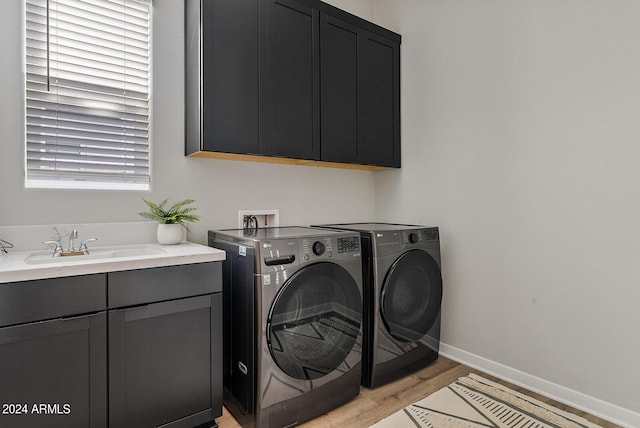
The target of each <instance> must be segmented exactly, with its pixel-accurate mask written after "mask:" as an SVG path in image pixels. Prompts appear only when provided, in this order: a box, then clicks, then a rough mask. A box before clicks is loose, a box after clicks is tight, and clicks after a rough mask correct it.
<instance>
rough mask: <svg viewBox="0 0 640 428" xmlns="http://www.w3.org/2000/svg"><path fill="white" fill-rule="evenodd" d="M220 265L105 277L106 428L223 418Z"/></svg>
mask: <svg viewBox="0 0 640 428" xmlns="http://www.w3.org/2000/svg"><path fill="white" fill-rule="evenodd" d="M221 272H222V271H221V266H220V263H213V262H212V263H200V264H193V265H184V266H170V267H163V268H152V269H141V270H134V271H124V272H113V273H109V274H108V275H109V293H108V306H109V312H108V324H109V338H108V344H109V425H110V426H111V427H114V428H115V427H118V428H120V427H131V428H134V427H135V428H138V427H156V426H163V427H167V428H168V427H194V426H198V425H201V424H207V423H213V422H214V419H215V418H217V417H219V416H221V415H222V328H221V326H222V277H221V275H222V273H221Z"/></svg>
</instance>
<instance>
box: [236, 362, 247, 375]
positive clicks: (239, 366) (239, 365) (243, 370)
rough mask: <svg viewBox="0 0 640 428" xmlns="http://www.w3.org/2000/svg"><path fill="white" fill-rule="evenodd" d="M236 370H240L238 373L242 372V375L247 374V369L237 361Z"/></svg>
mask: <svg viewBox="0 0 640 428" xmlns="http://www.w3.org/2000/svg"><path fill="white" fill-rule="evenodd" d="M238 369H240V371H241V372H242V374H245V375H246V374H247V373H249V369H248V368H247V366H245V365H244V364H243V363H242V361H238Z"/></svg>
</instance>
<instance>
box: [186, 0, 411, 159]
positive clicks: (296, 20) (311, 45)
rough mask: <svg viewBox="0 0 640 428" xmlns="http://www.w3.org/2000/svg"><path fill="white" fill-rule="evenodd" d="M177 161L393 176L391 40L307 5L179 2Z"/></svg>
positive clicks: (396, 120)
mask: <svg viewBox="0 0 640 428" xmlns="http://www.w3.org/2000/svg"><path fill="white" fill-rule="evenodd" d="M186 31H187V32H186V61H187V62H186V69H187V71H186V73H187V74H186V100H187V104H186V139H187V145H186V154H187V155H193V156H204V157H217V158H227V159H244V160H261V161H271V162H284V163H298V164H316V165H328V166H343V167H353V168H363V169H379V168H387V167H400V35H398V34H396V33H393V32H391V31H389V30H386V29H383V28H381V27H379V26H377V25H375V24H372V23H370V22H367V21H365V20H363V19H361V18H358V17H356V16H354V15H351V14H349V13H347V12H344V11H342V10H339V9H337V8H335V7H333V6H330V5H327V4H325V3H322V2H321V1H317V0H215V1H214V0H187V2H186Z"/></svg>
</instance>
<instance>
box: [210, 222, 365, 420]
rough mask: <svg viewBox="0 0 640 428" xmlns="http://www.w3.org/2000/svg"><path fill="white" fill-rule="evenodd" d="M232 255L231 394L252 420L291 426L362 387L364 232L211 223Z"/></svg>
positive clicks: (236, 408) (217, 241) (227, 316)
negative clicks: (228, 227)
mask: <svg viewBox="0 0 640 428" xmlns="http://www.w3.org/2000/svg"><path fill="white" fill-rule="evenodd" d="M209 245H210V246H212V247H216V248H220V249H223V250H225V251H226V254H227V258H226V261H225V262H224V263H223V300H224V323H223V329H224V352H223V354H224V370H223V373H224V391H225V397H224V403H225V406H226V407H227V409H228V410H229V411H230V412H231V413H232V414H233V416H234V417H235V418H236V419H237V420H238V421H239V422H240V423H241V424H242V425H243V426H255V427H260V428H262V427H288V426H294V425H297V424H299V423H302V422H304V421H306V420H309V419H312V418H314V417H316V416H319V415H321V414H323V413H326V412H327V411H329V410H332V409H333V408H335V407H338V406H340V405H342V404H344V403H346V402H348V401H350V400H351V399H353V398H354V397H355V396H357V395H358V393H359V388H360V374H361V357H362V269H361V251H360V239H359V234H358V233H355V232H350V231H336V230H321V229H315V228H306V227H279V228H267V229H257V230H250V231H246V230H219V231H210V232H209Z"/></svg>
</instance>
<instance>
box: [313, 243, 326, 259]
mask: <svg viewBox="0 0 640 428" xmlns="http://www.w3.org/2000/svg"><path fill="white" fill-rule="evenodd" d="M311 250H312V251H313V254H315V255H316V256H321V255H323V254H324V250H325V246H324V244H323V243H322V242H320V241H316V242H314V243H313V246H312V247H311Z"/></svg>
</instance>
